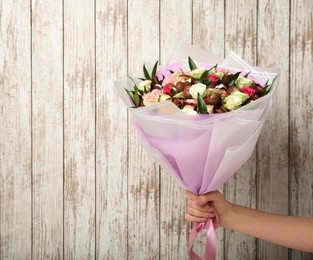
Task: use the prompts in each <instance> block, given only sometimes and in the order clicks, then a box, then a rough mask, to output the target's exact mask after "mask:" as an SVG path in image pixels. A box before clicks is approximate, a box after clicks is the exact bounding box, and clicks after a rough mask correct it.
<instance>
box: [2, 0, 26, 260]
mask: <svg viewBox="0 0 313 260" xmlns="http://www.w3.org/2000/svg"><path fill="white" fill-rule="evenodd" d="M31 217H32V216H31V24H30V4H29V1H18V2H17V1H1V2H0V259H31V243H32V241H31V225H32V222H31V221H32V219H31Z"/></svg>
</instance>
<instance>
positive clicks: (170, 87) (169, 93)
mask: <svg viewBox="0 0 313 260" xmlns="http://www.w3.org/2000/svg"><path fill="white" fill-rule="evenodd" d="M172 88H173V86H171V85H166V86H164V87H163V93H164V94H168V95H172V93H171V89H172Z"/></svg>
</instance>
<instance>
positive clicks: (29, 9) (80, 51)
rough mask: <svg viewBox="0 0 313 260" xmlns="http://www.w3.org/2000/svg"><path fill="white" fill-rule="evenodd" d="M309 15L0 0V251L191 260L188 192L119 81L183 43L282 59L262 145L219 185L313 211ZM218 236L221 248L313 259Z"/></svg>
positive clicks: (128, 1) (163, 3)
mask: <svg viewBox="0 0 313 260" xmlns="http://www.w3.org/2000/svg"><path fill="white" fill-rule="evenodd" d="M312 17H313V3H312V1H311V0H303V1H296V0H290V1H287V0H275V1H269V0H255V1H244V0H212V1H211V0H210V1H206V0H182V1H181V0H180V1H179V0H171V1H167V0H146V1H137V0H108V1H99V0H95V1H87V0H79V1H77V0H63V1H58V0H57V1H39V0H28V1H26V0H21V1H11V0H0V259H94V258H96V259H188V256H187V237H188V234H189V230H190V225H189V224H187V223H186V222H185V220H184V214H185V195H184V191H183V190H182V189H181V188H180V187H178V185H177V184H176V183H174V182H173V181H172V180H171V179H170V178H169V176H168V175H167V173H166V172H165V171H164V170H163V169H161V168H160V167H159V165H158V164H156V163H155V162H154V161H153V160H152V159H151V158H150V156H149V155H148V154H147V153H146V152H145V150H144V149H143V148H142V147H141V146H140V145H138V142H137V139H136V134H135V132H134V130H133V129H132V127H131V124H130V122H129V114H128V112H127V109H126V108H125V106H124V104H123V103H122V101H121V100H120V99H119V98H118V96H117V94H116V92H115V90H114V85H113V81H115V80H124V79H126V76H127V74H128V72H131V73H133V74H134V75H138V74H139V73H141V69H142V62H143V61H155V60H160V62H161V64H166V63H168V62H169V61H170V59H171V57H172V55H173V53H175V50H176V48H177V46H178V45H179V44H180V43H181V42H186V43H192V44H194V45H197V46H200V47H202V48H204V49H206V50H208V51H210V52H213V53H216V54H217V55H219V56H225V55H226V54H227V53H228V52H229V51H230V50H233V51H235V52H236V53H238V54H239V55H240V56H242V57H243V58H244V59H246V60H247V61H248V62H250V63H252V64H254V65H259V66H263V67H267V66H268V67H278V68H281V70H282V73H281V80H280V85H279V89H278V93H277V96H276V99H275V102H274V103H273V107H272V110H271V112H270V115H269V118H268V120H267V122H266V125H265V127H264V129H263V131H262V134H261V137H260V140H259V142H258V145H257V149H256V150H255V152H254V154H253V156H252V157H251V159H250V160H249V161H248V162H247V163H246V164H245V165H244V166H243V167H242V169H240V171H239V172H238V173H237V174H236V175H235V176H234V177H233V178H232V179H231V180H230V181H229V182H228V183H227V184H226V185H225V186H224V187H223V190H222V191H223V192H224V194H225V195H226V197H227V198H228V199H229V200H230V201H232V202H235V203H238V204H241V205H245V206H249V207H252V208H257V209H260V210H265V211H270V212H275V213H280V214H292V215H302V216H313V164H312V163H313V137H312V136H313V135H312V132H313V112H312V111H313V97H312V95H313V91H312V86H313V81H312V70H313V29H312V28H313V20H312ZM202 238H203V237H202ZM203 239H204V238H203ZM218 240H219V241H218V257H217V259H290V260H298V259H312V258H313V255H312V254H308V253H303V252H300V251H296V250H288V249H286V248H283V247H280V246H277V245H273V244H270V243H267V242H264V241H260V240H258V239H255V238H252V237H248V236H245V235H242V234H239V233H236V232H233V231H230V230H223V229H220V230H219V232H218ZM203 243H204V241H199V245H198V246H197V250H200V249H201V246H203Z"/></svg>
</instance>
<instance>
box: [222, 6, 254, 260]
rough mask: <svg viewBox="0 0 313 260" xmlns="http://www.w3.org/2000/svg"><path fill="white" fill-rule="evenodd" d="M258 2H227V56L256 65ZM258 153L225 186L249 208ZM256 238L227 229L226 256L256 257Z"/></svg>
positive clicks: (228, 193) (236, 200)
mask: <svg viewBox="0 0 313 260" xmlns="http://www.w3.org/2000/svg"><path fill="white" fill-rule="evenodd" d="M256 28H257V1H249V2H248V1H243V0H231V1H225V55H227V54H228V53H229V51H231V50H232V51H234V52H235V53H237V54H238V55H239V56H241V57H242V58H243V59H244V60H246V61H247V62H248V63H250V64H252V65H255V64H256V40H257V39H256ZM256 174H257V172H256V155H255V152H254V153H253V154H252V156H251V158H250V159H249V160H248V161H247V162H246V163H245V164H244V165H243V167H242V168H241V169H240V170H239V171H238V172H237V173H236V174H235V175H234V176H233V177H232V178H231V179H230V180H229V182H228V183H227V184H226V185H225V195H226V198H227V199H229V200H230V201H231V202H234V203H236V204H239V205H243V206H247V207H252V208H255V207H256ZM255 257H256V243H255V239H254V238H252V237H248V236H246V235H242V234H240V233H237V232H233V231H231V230H225V259H247V260H248V259H254V258H255Z"/></svg>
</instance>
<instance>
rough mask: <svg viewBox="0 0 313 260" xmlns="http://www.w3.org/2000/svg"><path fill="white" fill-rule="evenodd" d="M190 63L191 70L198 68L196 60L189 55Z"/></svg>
mask: <svg viewBox="0 0 313 260" xmlns="http://www.w3.org/2000/svg"><path fill="white" fill-rule="evenodd" d="M188 64H189V68H190V70H194V69H196V68H197V65H196V63H195V62H194V61H193V60H192V58H190V57H189V56H188Z"/></svg>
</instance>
